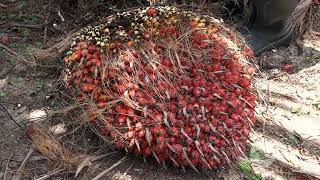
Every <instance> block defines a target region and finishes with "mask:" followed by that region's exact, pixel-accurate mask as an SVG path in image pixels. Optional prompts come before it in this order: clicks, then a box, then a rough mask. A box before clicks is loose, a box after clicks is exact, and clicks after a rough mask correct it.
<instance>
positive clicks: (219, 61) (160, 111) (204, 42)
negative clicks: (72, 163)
mask: <svg viewBox="0 0 320 180" xmlns="http://www.w3.org/2000/svg"><path fill="white" fill-rule="evenodd" d="M252 55H253V53H252V51H251V50H250V48H248V47H247V45H246V44H245V42H244V41H243V40H242V38H241V37H239V36H238V35H237V33H235V31H234V30H232V29H228V28H226V27H224V26H223V24H222V23H221V22H220V21H219V20H217V19H215V18H213V17H210V16H206V15H199V14H195V13H192V12H189V11H186V10H181V9H178V8H176V7H174V6H157V7H147V8H142V9H134V10H131V11H127V12H123V13H119V14H118V15H116V16H113V17H109V18H107V19H106V22H105V23H101V24H99V25H94V26H93V25H90V26H87V27H86V28H84V29H82V30H81V32H79V33H78V34H77V36H76V37H75V38H74V42H73V43H72V44H71V46H70V50H69V51H68V52H67V54H66V56H65V57H64V61H65V65H66V66H65V69H66V72H69V73H66V75H65V79H67V83H68V84H67V85H68V87H70V89H71V90H72V92H74V93H75V94H74V95H75V97H76V100H77V101H78V102H79V104H80V107H81V108H82V109H83V110H84V111H86V112H87V114H88V115H89V116H90V117H89V118H88V119H86V120H87V123H90V124H91V125H94V126H95V127H96V129H97V130H98V132H99V134H100V136H101V137H102V138H103V139H106V140H108V141H109V142H113V145H114V146H115V147H116V148H119V149H126V150H128V152H136V153H138V154H141V155H143V157H146V156H151V157H154V158H155V159H156V160H157V161H158V162H159V163H161V162H162V163H164V161H169V162H172V163H173V164H174V165H175V166H178V167H181V168H184V167H185V166H190V167H192V168H193V169H194V170H195V171H198V169H200V168H204V169H217V168H220V167H227V166H230V165H231V164H233V163H234V161H235V160H236V158H237V156H238V155H240V154H241V153H243V152H244V151H245V150H246V149H245V147H246V144H247V139H248V135H249V132H250V128H251V126H252V125H253V124H254V123H255V117H254V107H255V100H256V97H255V95H254V93H253V90H254V89H253V86H252V85H251V79H252V78H253V73H254V68H253V65H252V64H251V63H250V61H251V60H252ZM92 107H95V108H92Z"/></svg>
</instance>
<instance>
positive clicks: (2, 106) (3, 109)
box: [0, 103, 21, 128]
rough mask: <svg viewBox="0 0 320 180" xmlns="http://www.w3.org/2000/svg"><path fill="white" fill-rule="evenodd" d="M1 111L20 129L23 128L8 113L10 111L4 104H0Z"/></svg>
mask: <svg viewBox="0 0 320 180" xmlns="http://www.w3.org/2000/svg"><path fill="white" fill-rule="evenodd" d="M0 109H1V110H2V111H3V112H5V113H6V114H7V116H8V117H9V119H10V120H11V121H12V122H14V123H15V124H16V125H17V126H18V127H19V128H21V125H20V124H19V122H18V121H16V120H15V119H14V118H13V117H12V115H11V114H10V113H9V112H8V110H7V109H6V108H5V107H4V105H3V104H2V103H0Z"/></svg>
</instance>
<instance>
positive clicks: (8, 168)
mask: <svg viewBox="0 0 320 180" xmlns="http://www.w3.org/2000/svg"><path fill="white" fill-rule="evenodd" d="M40 2H41V1H33V3H32V2H31V4H30V2H29V3H27V2H26V1H16V2H14V3H12V2H11V3H10V2H9V1H8V2H6V3H4V4H1V3H0V20H1V21H0V27H1V30H0V42H1V44H2V45H5V47H4V46H1V47H0V68H1V69H0V103H1V107H2V109H1V110H2V111H0V162H1V165H0V179H12V178H17V179H19V178H20V179H37V178H41V177H42V178H43V179H91V178H93V177H95V176H96V175H97V174H99V173H101V172H103V171H104V170H106V169H108V168H110V167H112V166H113V165H115V164H116V163H117V162H118V161H119V160H120V159H122V158H123V157H125V158H126V159H128V160H127V161H125V162H123V163H121V164H120V165H119V166H117V167H115V168H114V169H112V170H111V171H110V172H108V173H106V174H105V175H104V176H103V178H102V179H244V178H247V179H261V178H263V179H316V178H320V165H319V155H320V149H319V145H320V85H319V84H320V42H319V40H314V38H313V40H312V39H311V38H309V37H307V38H305V39H304V40H303V41H301V42H299V43H293V44H292V45H291V46H290V47H288V48H280V49H279V50H274V51H271V52H267V53H264V54H262V55H261V56H260V57H258V58H257V60H258V61H259V65H260V67H263V68H267V69H268V70H263V71H262V72H261V74H260V75H259V76H257V78H256V82H255V84H256V86H257V89H258V94H259V98H260V99H259V105H258V107H257V109H256V116H257V117H258V120H259V121H258V123H257V125H256V126H255V127H254V131H253V132H252V133H251V138H250V140H251V141H250V142H251V149H250V151H249V152H248V153H247V157H248V158H243V159H242V160H241V161H240V162H239V163H236V164H234V165H233V167H232V168H231V169H229V170H223V169H222V170H220V171H219V172H212V171H210V172H201V173H200V174H198V173H196V172H194V171H193V170H191V169H186V171H183V170H182V169H174V168H172V167H171V166H170V165H169V164H168V165H167V167H166V168H167V169H166V168H165V167H164V166H163V165H158V164H157V163H156V162H155V161H154V160H152V159H147V160H144V159H142V158H141V157H136V156H134V155H132V154H129V155H126V154H125V153H124V152H116V153H111V154H110V152H114V151H113V150H112V149H110V148H109V147H108V145H107V144H106V143H104V142H101V141H99V140H98V138H97V137H96V136H95V135H94V134H93V133H90V128H89V127H86V126H85V125H82V126H79V125H77V126H74V123H72V122H70V121H72V120H71V119H70V116H69V114H68V113H58V114H54V115H51V114H50V113H49V114H48V112H52V110H57V109H59V107H62V106H65V105H66V104H67V103H68V102H67V101H64V100H63V99H61V96H63V92H61V91H58V90H56V89H55V88H54V87H56V86H57V80H58V78H59V74H60V73H59V72H60V71H59V70H60V69H61V66H60V65H62V64H61V63H60V65H59V63H56V64H53V66H52V65H51V64H50V63H43V64H45V65H46V66H41V67H35V66H33V65H31V66H30V62H26V59H27V60H28V61H31V62H32V61H33V56H32V54H31V55H30V53H28V52H27V51H26V50H27V49H28V47H40V48H42V47H48V46H49V45H50V44H53V43H54V42H57V41H58V40H59V36H60V37H65V36H66V35H67V32H68V31H69V30H70V29H74V28H75V29H77V28H78V26H77V25H72V26H71V25H69V26H63V24H67V22H64V23H63V22H61V17H59V15H58V14H59V13H58V11H56V10H57V9H56V8H53V9H51V10H48V9H46V8H45V7H46V5H47V4H43V5H41V4H40V5H39V3H40ZM37 3H38V6H36V7H37V8H38V9H37V8H36V10H35V9H34V8H33V10H32V8H31V7H32V6H35V4H37ZM1 5H5V6H1ZM39 7H41V8H39ZM52 7H55V6H51V8H52ZM49 9H50V8H49ZM2 10H3V11H2ZM47 11H54V13H53V14H55V16H57V17H58V19H59V18H60V21H55V20H56V17H46V16H45V15H46V14H47V13H45V12H47ZM35 12H36V13H35ZM19 14H20V15H19ZM64 16H68V14H64ZM316 16H317V17H318V21H317V22H319V21H320V20H319V14H317V15H315V17H316ZM46 20H47V22H50V24H48V25H46V24H43V22H45V21H46ZM81 22H82V21H81ZM53 24H57V26H53ZM80 24H81V23H80ZM30 25H31V26H30ZM315 30H316V31H318V32H319V29H315ZM6 37H8V40H7V38H6ZM20 55H23V57H26V58H22V57H21V56H20ZM56 61H60V59H56ZM31 64H32V63H31ZM48 64H50V65H51V66H50V67H48ZM285 65H292V69H290V70H283V68H285ZM64 99H67V98H64ZM11 118H13V119H14V120H15V121H18V122H25V120H26V119H28V120H32V121H38V122H40V123H41V124H43V125H45V126H46V127H49V128H51V132H52V133H53V134H54V133H56V134H57V136H56V137H57V138H58V139H59V140H61V141H62V140H63V141H62V142H64V144H63V145H64V146H65V147H68V148H70V149H73V150H75V151H76V152H75V153H76V154H88V155H90V157H91V158H92V157H97V156H95V155H101V154H103V155H104V156H105V157H101V158H97V160H96V161H93V162H92V164H91V165H90V166H89V167H88V168H87V169H85V170H83V171H81V173H80V174H79V176H78V177H77V178H75V177H74V173H69V172H68V171H59V170H60V169H61V167H59V164H56V163H54V162H52V161H50V160H47V159H46V157H44V156H43V155H42V154H39V153H38V152H37V151H36V150H33V149H34V148H33V147H34V146H33V145H32V142H31V141H30V140H29V139H28V138H27V136H26V134H25V133H24V131H23V130H21V128H19V127H18V126H17V125H16V124H15V123H14V121H13V120H12V119H11ZM66 119H67V121H66ZM20 125H24V124H20ZM52 127H54V128H52ZM28 154H29V155H30V156H29V155H28ZM84 160H85V158H83V159H80V160H79V161H84ZM251 167H252V168H253V169H251Z"/></svg>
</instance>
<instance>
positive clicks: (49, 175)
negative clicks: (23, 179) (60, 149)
mask: <svg viewBox="0 0 320 180" xmlns="http://www.w3.org/2000/svg"><path fill="white" fill-rule="evenodd" d="M62 171H64V169H60V168H57V169H55V170H53V171H50V172H48V173H46V174H45V175H43V176H41V177H40V178H37V179H35V180H44V179H48V178H50V177H51V176H53V175H55V174H58V173H60V172H62Z"/></svg>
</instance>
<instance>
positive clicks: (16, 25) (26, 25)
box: [10, 23, 46, 29]
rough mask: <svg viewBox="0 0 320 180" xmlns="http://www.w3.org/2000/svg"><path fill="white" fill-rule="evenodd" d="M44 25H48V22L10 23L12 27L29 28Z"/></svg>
mask: <svg viewBox="0 0 320 180" xmlns="http://www.w3.org/2000/svg"><path fill="white" fill-rule="evenodd" d="M44 26H46V23H43V24H18V23H12V24H10V27H27V28H36V29H41V28H43V27H44Z"/></svg>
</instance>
